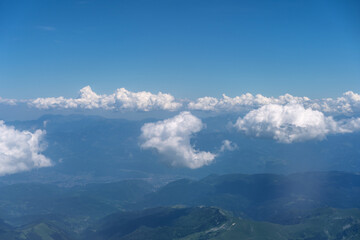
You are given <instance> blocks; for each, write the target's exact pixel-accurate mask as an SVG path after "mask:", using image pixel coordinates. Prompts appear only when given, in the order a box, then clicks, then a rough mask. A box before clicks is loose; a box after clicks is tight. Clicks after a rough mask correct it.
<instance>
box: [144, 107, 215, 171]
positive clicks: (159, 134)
mask: <svg viewBox="0 0 360 240" xmlns="http://www.w3.org/2000/svg"><path fill="white" fill-rule="evenodd" d="M203 127H204V125H203V123H202V121H201V120H200V119H199V118H197V117H195V116H193V115H192V114H191V113H190V112H181V113H180V114H179V115H177V116H175V117H173V118H169V119H165V120H163V121H158V122H155V123H146V124H144V126H143V127H142V128H141V131H142V134H141V139H142V140H143V143H142V144H141V147H142V148H145V149H148V148H154V149H156V150H157V151H158V152H159V153H160V154H162V155H164V156H165V159H166V161H167V162H168V163H169V164H170V165H171V166H175V167H177V166H180V167H189V168H192V169H195V168H199V167H202V166H205V165H208V164H210V163H211V162H212V161H213V160H214V159H215V157H216V154H214V153H211V152H205V151H199V150H196V149H194V147H193V146H192V145H191V144H190V138H191V137H192V136H193V134H194V133H197V132H199V131H201V129H202V128H203Z"/></svg>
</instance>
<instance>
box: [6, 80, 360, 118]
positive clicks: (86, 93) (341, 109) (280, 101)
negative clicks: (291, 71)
mask: <svg viewBox="0 0 360 240" xmlns="http://www.w3.org/2000/svg"><path fill="white" fill-rule="evenodd" d="M0 104H7V105H17V104H26V105H27V106H29V107H33V108H37V109H88V110H91V109H101V110H113V111H145V112H147V111H156V110H163V111H183V110H197V111H205V112H217V113H228V112H233V113H234V112H235V113H240V112H241V113H246V112H249V111H251V110H254V109H258V108H260V107H262V106H265V105H269V104H277V105H283V106H285V105H287V104H301V105H303V106H304V107H305V108H311V109H313V110H318V111H320V112H323V113H325V114H327V115H333V116H335V115H347V116H350V115H352V114H360V95H359V94H357V93H354V92H352V91H348V92H345V93H344V94H343V95H342V96H341V97H338V98H323V99H310V98H308V97H305V96H304V97H297V96H293V95H290V94H285V95H282V96H279V97H266V96H263V95H261V94H257V95H252V94H251V93H245V94H242V95H239V96H235V97H229V96H227V95H225V94H223V96H222V97H221V98H215V97H211V96H206V97H201V98H198V99H196V100H194V101H191V100H187V99H175V97H174V96H172V95H171V94H168V93H162V92H159V93H156V94H154V93H151V92H147V91H140V92H131V91H129V90H127V89H125V88H119V89H117V90H116V91H115V92H114V93H112V94H97V93H95V92H94V91H93V90H92V89H91V87H90V86H86V87H84V88H82V89H81V90H80V94H79V96H78V97H77V98H65V97H48V98H36V99H20V100H16V99H4V98H1V97H0Z"/></svg>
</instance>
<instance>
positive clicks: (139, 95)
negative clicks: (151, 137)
mask: <svg viewBox="0 0 360 240" xmlns="http://www.w3.org/2000/svg"><path fill="white" fill-rule="evenodd" d="M28 105H29V106H32V107H36V108H39V109H51V108H60V109H62V108H63V109H71V108H80V109H105V110H135V111H150V110H169V111H173V110H176V109H178V108H179V107H181V103H179V102H176V101H175V98H174V97H173V96H172V95H170V94H166V93H161V92H159V93H157V94H153V93H150V92H145V91H143V92H130V91H128V90H126V89H125V88H120V89H117V90H116V91H115V93H113V94H110V95H106V94H104V95H98V94H96V93H95V92H93V91H92V89H91V88H90V86H86V87H84V88H82V89H81V90H80V96H79V97H78V98H64V97H57V98H37V99H34V100H29V101H28Z"/></svg>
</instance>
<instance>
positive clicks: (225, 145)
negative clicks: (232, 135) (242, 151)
mask: <svg viewBox="0 0 360 240" xmlns="http://www.w3.org/2000/svg"><path fill="white" fill-rule="evenodd" d="M238 148H239V147H238V145H237V144H236V143H233V142H231V141H230V140H224V141H223V142H222V145H221V148H220V152H225V151H234V150H236V149H238Z"/></svg>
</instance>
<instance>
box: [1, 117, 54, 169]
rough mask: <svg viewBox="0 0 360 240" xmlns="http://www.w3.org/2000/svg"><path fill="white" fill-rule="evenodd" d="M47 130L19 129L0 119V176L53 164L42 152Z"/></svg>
mask: <svg viewBox="0 0 360 240" xmlns="http://www.w3.org/2000/svg"><path fill="white" fill-rule="evenodd" d="M44 135H45V131H42V130H36V131H35V132H33V133H32V132H29V131H19V130H16V129H15V128H14V127H12V126H7V125H5V123H4V122H3V121H0V176H1V175H6V174H12V173H17V172H22V171H28V170H31V169H33V168H41V167H48V166H51V161H50V159H48V158H47V157H45V156H44V155H43V154H41V153H42V151H43V150H44V143H43V141H42V139H43V137H44Z"/></svg>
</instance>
